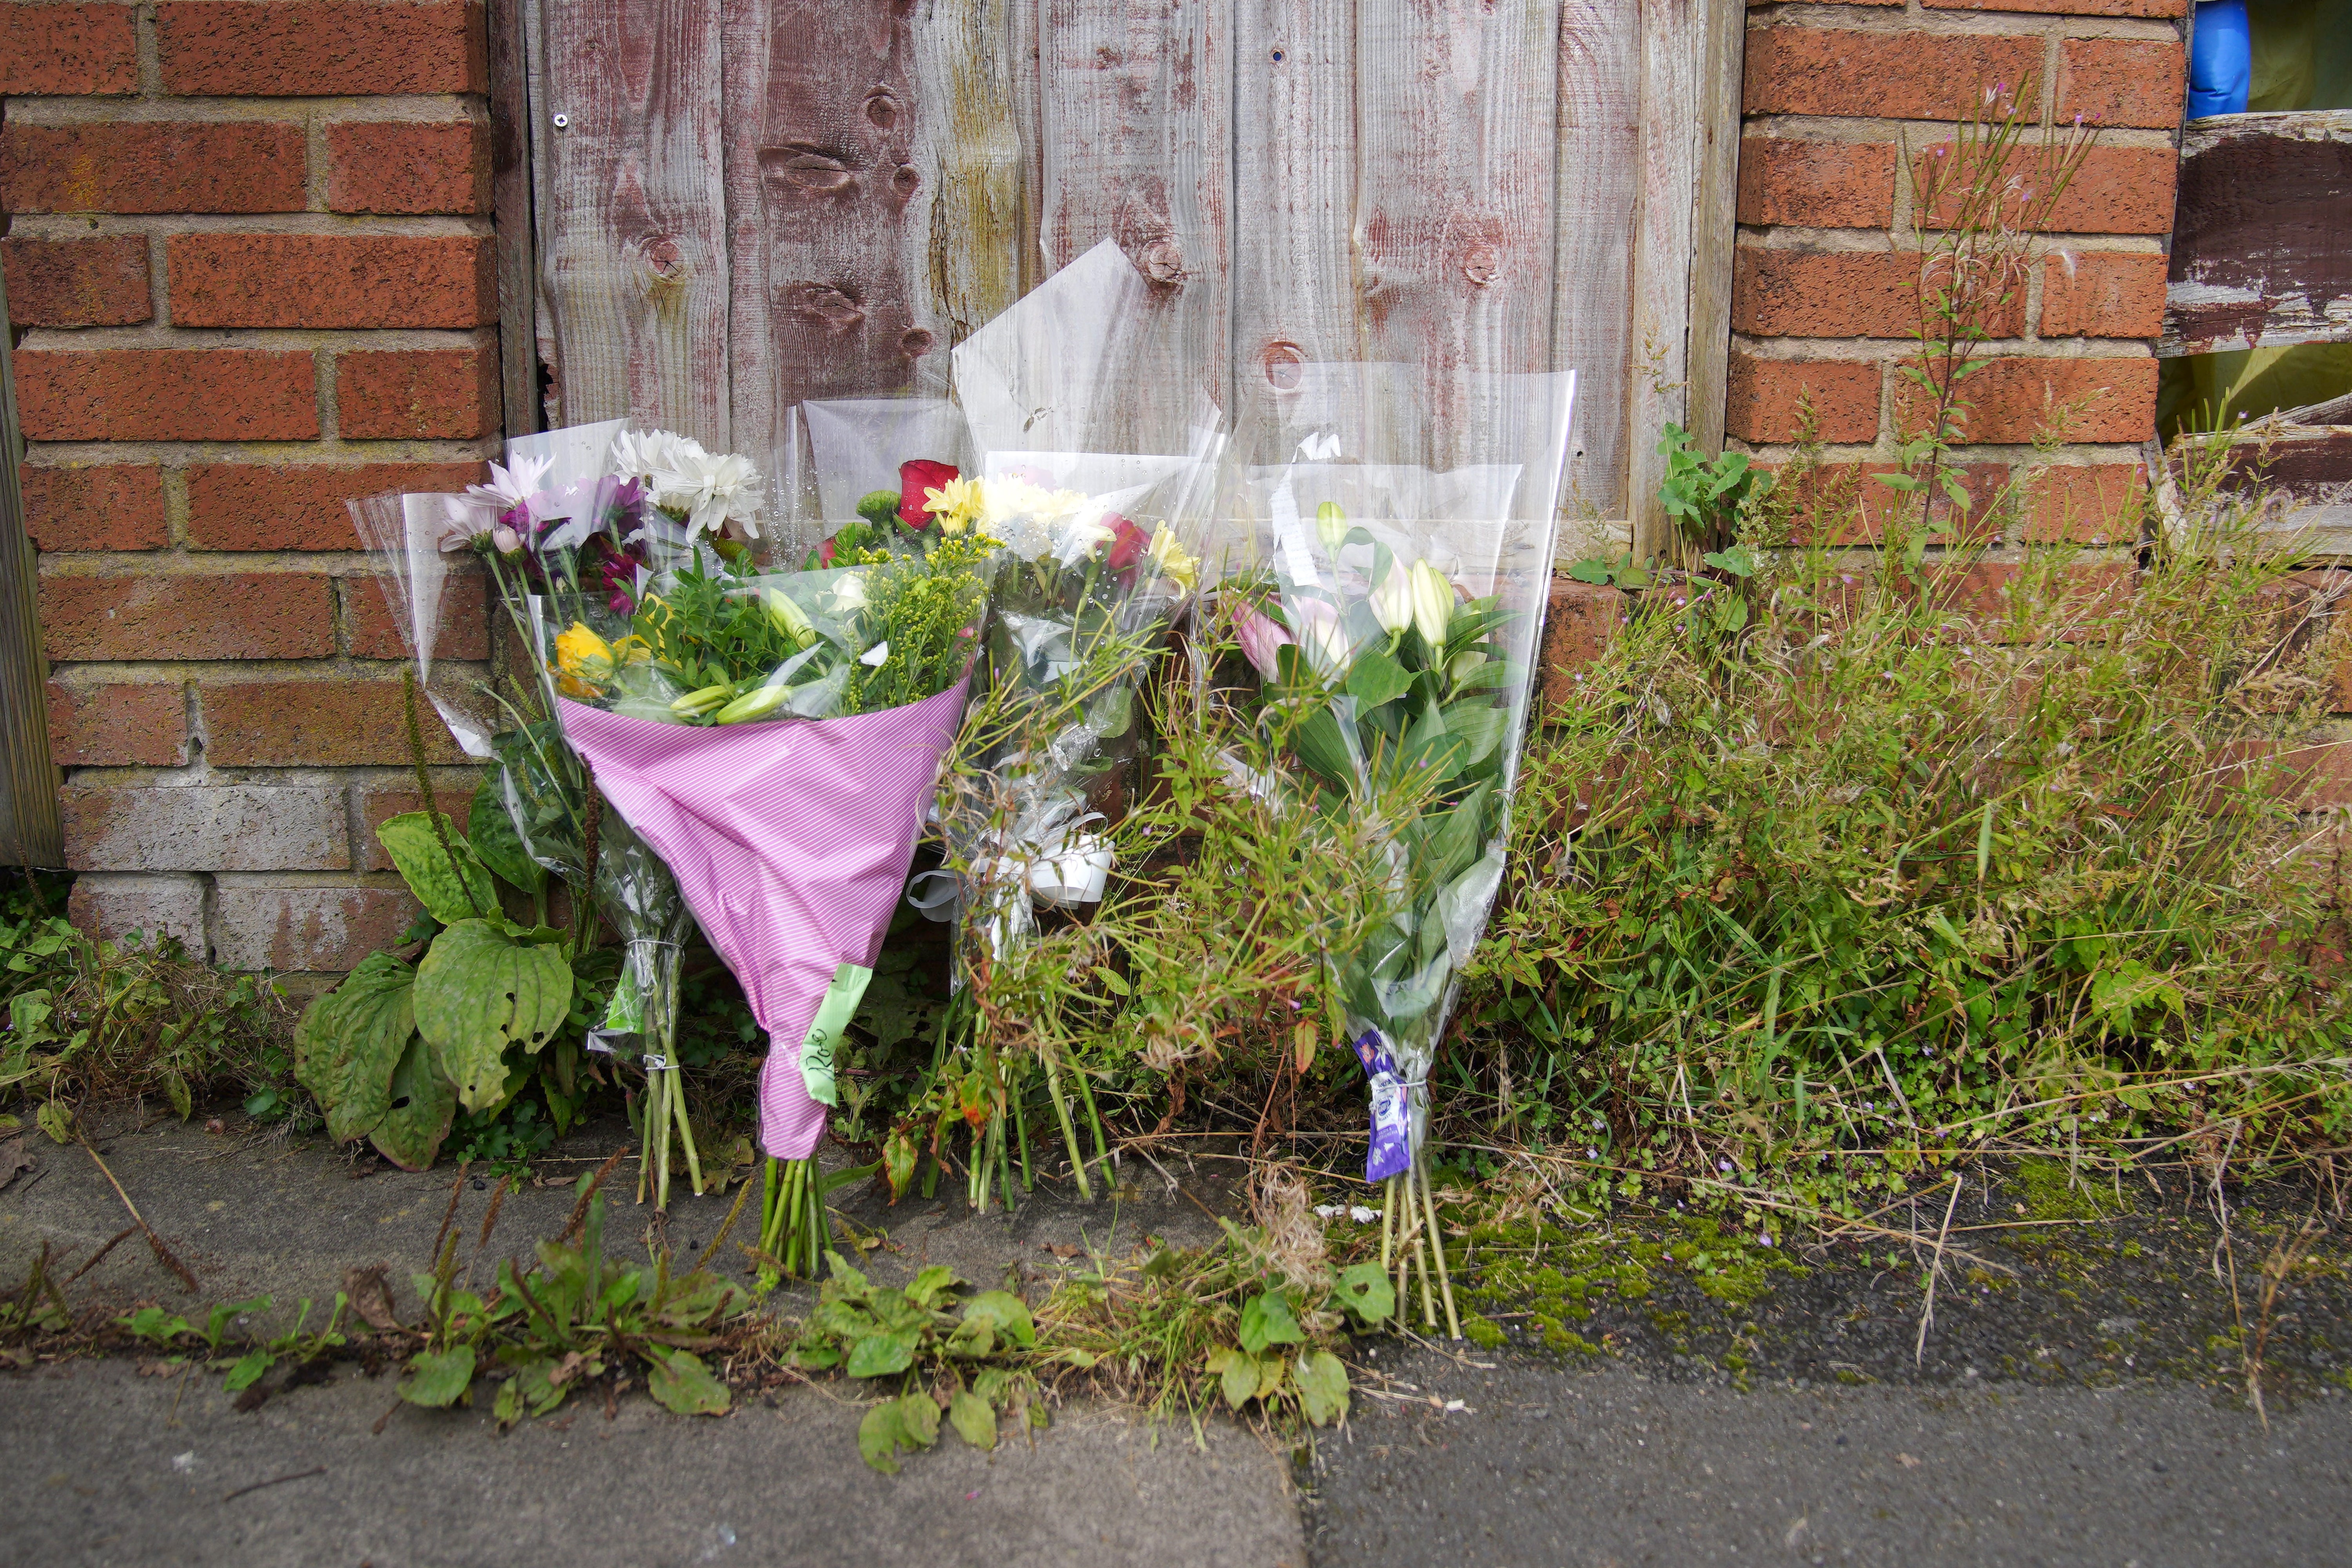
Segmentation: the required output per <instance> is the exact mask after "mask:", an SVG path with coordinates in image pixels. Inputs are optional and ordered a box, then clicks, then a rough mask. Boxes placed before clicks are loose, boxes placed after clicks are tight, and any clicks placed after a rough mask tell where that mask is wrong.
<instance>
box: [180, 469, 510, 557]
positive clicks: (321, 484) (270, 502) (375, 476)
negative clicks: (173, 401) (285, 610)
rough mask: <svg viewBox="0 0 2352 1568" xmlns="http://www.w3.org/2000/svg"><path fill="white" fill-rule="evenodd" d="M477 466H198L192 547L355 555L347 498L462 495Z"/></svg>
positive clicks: (478, 474) (193, 480)
mask: <svg viewBox="0 0 2352 1568" xmlns="http://www.w3.org/2000/svg"><path fill="white" fill-rule="evenodd" d="M482 478H483V468H482V465H481V464H479V463H355V464H341V463H295V464H289V465H287V466H285V467H283V468H279V467H276V466H273V465H270V464H265V463H199V464H197V465H195V466H194V467H193V468H189V469H188V542H189V543H190V544H191V545H194V547H196V548H197V549H200V550H358V549H360V548H362V544H361V541H360V537H359V534H358V532H357V531H355V530H353V528H352V514H351V512H350V511H349V510H347V509H346V508H345V507H344V505H343V503H344V502H345V501H347V500H355V499H357V498H358V497H361V496H372V495H380V494H383V492H385V491H387V490H446V491H455V490H462V489H465V488H466V487H467V485H470V484H475V483H478V482H479V481H480V479H482Z"/></svg>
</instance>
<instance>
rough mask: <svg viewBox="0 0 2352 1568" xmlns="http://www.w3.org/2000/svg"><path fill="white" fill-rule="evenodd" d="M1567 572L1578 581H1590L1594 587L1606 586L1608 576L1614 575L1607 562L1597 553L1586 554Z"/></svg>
mask: <svg viewBox="0 0 2352 1568" xmlns="http://www.w3.org/2000/svg"><path fill="white" fill-rule="evenodd" d="M1568 574H1569V575H1570V577H1572V578H1574V579H1575V580H1576V581H1577V582H1579V583H1590V584H1592V585H1593V586H1594V587H1596V588H1605V587H1607V586H1608V585H1609V580H1610V578H1611V577H1612V575H1614V574H1613V573H1612V572H1611V570H1610V567H1609V563H1608V562H1607V561H1606V560H1604V559H1603V558H1601V556H1598V555H1593V556H1588V557H1586V558H1585V559H1584V560H1582V561H1580V562H1578V563H1576V564H1574V565H1573V566H1570V568H1569V569H1568Z"/></svg>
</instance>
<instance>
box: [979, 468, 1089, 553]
mask: <svg viewBox="0 0 2352 1568" xmlns="http://www.w3.org/2000/svg"><path fill="white" fill-rule="evenodd" d="M1101 516H1102V509H1101V508H1100V507H1099V506H1095V505H1093V504H1092V503H1091V502H1089V501H1088V500H1087V497H1086V496H1084V495H1082V494H1081V493H1079V492H1078V491H1076V490H1049V489H1045V487H1044V486H1042V485H1036V484H1032V483H1031V482H1030V481H1029V480H1027V479H1021V478H1018V477H1016V476H1014V475H1011V474H1005V475H1001V476H999V477H997V478H995V479H989V480H987V481H985V483H984V484H983V487H982V508H981V517H982V522H983V524H984V526H985V527H986V529H987V531H988V535H989V537H990V538H992V539H996V540H1001V541H1002V542H1003V543H1004V544H1005V545H1006V546H1007V547H1008V548H1009V549H1011V550H1012V551H1013V553H1014V554H1016V555H1018V556H1020V557H1021V558H1022V559H1023V560H1024V561H1034V560H1036V559H1037V558H1038V557H1039V556H1041V555H1045V554H1047V553H1049V552H1050V553H1051V554H1053V555H1054V557H1055V559H1056V560H1059V561H1061V562H1062V563H1063V564H1065V565H1067V564H1069V563H1071V562H1074V561H1076V560H1077V559H1079V558H1080V557H1081V556H1083V555H1084V554H1085V553H1086V552H1087V550H1089V549H1091V548H1093V546H1094V545H1095V544H1097V543H1099V542H1101V541H1102V540H1103V539H1105V538H1108V531H1107V530H1104V529H1102V528H1101V525H1100V519H1101ZM1089 518H1091V520H1092V525H1091V526H1088V522H1087V520H1088V519H1089ZM1074 525H1075V526H1076V528H1077V530H1078V532H1079V533H1080V534H1082V535H1083V538H1082V539H1081V540H1080V541H1079V542H1077V543H1076V545H1075V547H1074V546H1073V542H1072V529H1073V527H1074Z"/></svg>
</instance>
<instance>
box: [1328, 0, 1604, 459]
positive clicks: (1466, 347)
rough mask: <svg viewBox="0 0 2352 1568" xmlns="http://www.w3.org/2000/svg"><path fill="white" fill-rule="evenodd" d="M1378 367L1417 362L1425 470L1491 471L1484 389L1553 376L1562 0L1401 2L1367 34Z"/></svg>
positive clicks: (1363, 228) (1365, 24) (1367, 187)
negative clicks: (1488, 378) (1479, 394)
mask: <svg viewBox="0 0 2352 1568" xmlns="http://www.w3.org/2000/svg"><path fill="white" fill-rule="evenodd" d="M1356 27H1357V32H1356V62H1357V63H1356V133H1357V139H1358V148H1357V160H1356V189H1357V197H1356V209H1357V216H1356V232H1357V236H1358V240H1359V245H1360V257H1359V265H1360V278H1359V286H1360V300H1361V308H1362V310H1363V316H1364V331H1363V342H1364V351H1365V355H1366V357H1367V358H1370V359H1375V360H1382V361H1398V362H1406V363H1417V364H1419V365H1421V366H1422V367H1423V378H1424V384H1425V386H1426V388H1427V398H1428V405H1427V406H1428V411H1429V415H1430V417H1429V420H1428V423H1427V425H1426V426H1425V428H1424V431H1423V435H1424V437H1425V439H1426V441H1427V443H1428V446H1427V451H1426V453H1425V457H1424V460H1427V461H1430V462H1432V463H1433V464H1434V465H1436V466H1437V467H1440V468H1451V467H1454V466H1455V465H1457V464H1461V463H1475V462H1481V461H1486V460H1491V457H1492V455H1493V454H1494V452H1495V450H1496V448H1495V446H1494V439H1495V437H1496V432H1495V431H1494V430H1492V429H1490V428H1487V427H1486V421H1485V420H1484V419H1483V418H1482V417H1480V416H1479V415H1478V414H1476V413H1475V412H1474V410H1477V409H1480V408H1482V407H1485V406H1486V403H1485V400H1483V399H1480V398H1476V397H1475V396H1474V395H1472V393H1471V385H1472V380H1473V378H1474V377H1475V376H1476V375H1478V374H1483V373H1489V372H1506V373H1526V372H1530V371H1540V370H1544V369H1548V368H1549V361H1550V356H1551V350H1552V265H1553V255H1554V249H1555V245H1554V218H1553V211H1554V206H1553V204H1554V197H1555V194H1556V193H1555V182H1554V179H1553V159H1554V156H1555V154H1556V144H1557V142H1558V136H1557V133H1556V130H1555V126H1556V123H1557V114H1556V110H1555V108H1554V105H1555V103H1556V102H1557V100H1558V86H1559V7H1558V5H1557V3H1556V0H1403V3H1402V4H1384V5H1361V6H1360V7H1358V10H1357V22H1356Z"/></svg>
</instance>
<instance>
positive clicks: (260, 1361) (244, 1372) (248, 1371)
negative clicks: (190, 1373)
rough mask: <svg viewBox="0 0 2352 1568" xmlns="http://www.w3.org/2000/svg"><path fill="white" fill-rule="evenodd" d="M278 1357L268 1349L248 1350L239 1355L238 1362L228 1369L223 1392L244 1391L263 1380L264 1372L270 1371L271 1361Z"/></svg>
mask: <svg viewBox="0 0 2352 1568" xmlns="http://www.w3.org/2000/svg"><path fill="white" fill-rule="evenodd" d="M277 1359H278V1358H277V1357H275V1356H273V1355H271V1354H270V1353H269V1352H268V1351H247V1352H245V1353H244V1354H243V1355H241V1356H239V1357H237V1360H236V1365H235V1366H233V1367H231V1368H229V1369H228V1376H227V1377H226V1378H225V1379H224V1380H222V1383H221V1392H222V1393H224V1394H242V1393H244V1392H245V1391H246V1390H247V1389H248V1388H251V1387H252V1386H253V1385H254V1384H257V1383H259V1382H260V1381H261V1379H262V1376H263V1374H264V1373H268V1370H269V1366H270V1363H272V1362H274V1361H276V1360H277Z"/></svg>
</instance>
